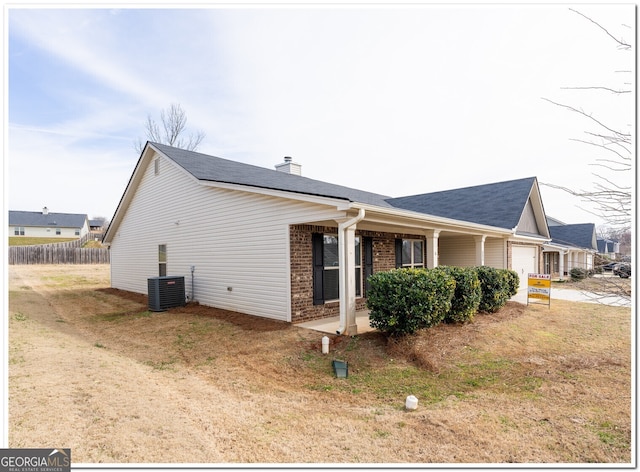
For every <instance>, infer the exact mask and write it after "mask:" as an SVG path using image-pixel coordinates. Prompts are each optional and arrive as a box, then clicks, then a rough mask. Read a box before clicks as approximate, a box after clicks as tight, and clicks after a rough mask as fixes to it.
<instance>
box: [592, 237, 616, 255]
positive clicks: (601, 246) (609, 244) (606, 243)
mask: <svg viewBox="0 0 640 472" xmlns="http://www.w3.org/2000/svg"><path fill="white" fill-rule="evenodd" d="M597 244H598V252H600V253H602V254H604V253H605V252H606V253H612V252H615V244H616V241H612V240H610V239H598V240H597ZM605 249H606V251H605Z"/></svg>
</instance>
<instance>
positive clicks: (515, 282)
mask: <svg viewBox="0 0 640 472" xmlns="http://www.w3.org/2000/svg"><path fill="white" fill-rule="evenodd" d="M498 270H503V271H504V274H505V277H506V278H507V287H508V288H509V298H511V297H513V296H514V295H516V294H517V293H518V290H519V289H520V276H519V275H518V273H517V272H516V271H515V270H510V269H498Z"/></svg>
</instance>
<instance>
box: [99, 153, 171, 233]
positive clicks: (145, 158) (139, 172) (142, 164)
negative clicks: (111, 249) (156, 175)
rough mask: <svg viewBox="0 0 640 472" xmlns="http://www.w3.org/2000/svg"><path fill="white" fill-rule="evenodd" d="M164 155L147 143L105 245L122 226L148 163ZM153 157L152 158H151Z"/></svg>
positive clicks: (112, 219)
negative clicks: (157, 156)
mask: <svg viewBox="0 0 640 472" xmlns="http://www.w3.org/2000/svg"><path fill="white" fill-rule="evenodd" d="M156 154H158V155H163V154H161V153H160V152H159V151H157V150H156V149H155V148H153V147H151V146H150V145H149V143H147V144H146V145H145V147H144V149H143V150H142V153H141V154H140V157H139V158H138V162H137V163H136V166H135V167H134V169H133V172H132V173H131V177H130V178H129V182H127V186H126V188H125V190H124V193H123V194H122V197H121V198H120V202H118V207H117V208H116V211H115V213H114V214H113V217H112V218H111V221H110V223H109V226H108V228H107V231H106V232H105V234H104V237H103V238H102V240H103V243H104V244H106V245H110V244H111V240H112V239H113V236H112V235H113V234H114V232H115V231H116V230H117V229H118V226H120V221H121V220H122V218H123V215H124V213H125V212H126V208H127V207H128V206H129V203H130V202H131V199H132V198H133V195H134V194H135V192H136V190H137V188H138V185H139V183H140V181H141V180H142V176H143V174H144V169H145V168H146V165H147V163H148V162H149V161H150V160H151V159H152V158H153V157H154V156H155V155H156ZM149 156H151V157H149ZM169 160H171V159H169Z"/></svg>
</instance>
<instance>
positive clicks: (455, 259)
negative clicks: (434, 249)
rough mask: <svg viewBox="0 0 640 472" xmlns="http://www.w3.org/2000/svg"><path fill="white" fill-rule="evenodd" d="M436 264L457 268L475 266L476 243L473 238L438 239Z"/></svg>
mask: <svg viewBox="0 0 640 472" xmlns="http://www.w3.org/2000/svg"><path fill="white" fill-rule="evenodd" d="M438 264H439V265H448V266H458V267H473V266H475V265H476V243H475V240H474V239H473V236H460V237H451V238H440V240H439V241H438Z"/></svg>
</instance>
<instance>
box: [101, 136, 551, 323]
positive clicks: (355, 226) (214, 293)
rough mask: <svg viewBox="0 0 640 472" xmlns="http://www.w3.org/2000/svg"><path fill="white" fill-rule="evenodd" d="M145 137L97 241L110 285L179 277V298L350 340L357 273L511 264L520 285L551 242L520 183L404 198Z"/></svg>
mask: <svg viewBox="0 0 640 472" xmlns="http://www.w3.org/2000/svg"><path fill="white" fill-rule="evenodd" d="M300 170H301V166H300V165H299V164H297V163H295V162H293V161H292V159H291V158H285V162H283V163H281V164H279V165H277V166H276V169H275V170H272V169H266V168H262V167H257V166H253V165H248V164H244V163H240V162H234V161H230V160H226V159H221V158H218V157H214V156H210V155H205V154H202V153H197V152H192V151H185V150H182V149H177V148H173V147H170V146H166V145H163V144H158V143H151V142H148V143H147V144H146V145H145V147H144V149H143V151H142V153H141V155H140V158H139V160H138V162H137V164H136V166H135V169H134V171H133V174H132V175H131V178H130V180H129V183H128V184H127V187H126V189H125V191H124V194H123V196H122V198H121V200H120V202H119V204H118V207H117V209H116V212H115V214H114V216H113V218H112V219H111V223H110V225H109V227H108V229H107V231H106V234H105V237H104V243H105V244H107V245H108V246H109V247H110V252H111V256H110V257H111V284H112V287H114V288H117V289H122V290H127V291H132V292H138V293H146V292H147V290H148V285H147V282H148V278H150V277H156V276H161V275H165V274H166V275H176V276H181V275H184V276H185V289H186V292H187V299H188V300H194V301H198V302H199V303H201V304H203V305H208V306H214V307H219V308H223V309H228V310H233V311H236V312H241V313H246V314H250V315H256V316H262V317H266V318H272V319H277V320H283V321H288V322H291V323H300V322H303V321H309V320H313V319H318V318H325V317H331V316H338V315H339V317H340V328H339V329H338V331H339V332H340V333H341V334H350V335H353V334H356V332H357V326H356V323H355V312H356V311H357V310H362V309H365V307H366V296H367V283H366V281H367V277H368V276H369V275H371V274H373V273H375V272H378V271H386V270H391V269H394V268H396V267H428V268H431V267H436V266H438V265H456V266H477V265H489V266H493V267H497V268H511V269H514V270H516V271H517V272H518V274H519V275H520V277H521V284H522V287H526V283H527V280H526V278H527V273H529V272H540V271H541V269H542V265H541V264H542V257H541V255H542V248H543V244H545V243H547V242H549V241H550V240H551V237H550V234H549V228H548V226H547V223H546V217H545V213H544V208H543V205H542V201H541V198H540V191H539V188H538V182H537V179H536V178H535V177H529V178H524V179H519V180H513V181H509V182H500V183H494V184H488V185H480V186H476V187H468V188H463V189H457V190H450V191H444V192H435V193H427V194H421V195H413V196H407V197H401V198H391V197H389V196H385V195H379V194H376V193H371V192H366V191H361V190H356V189H353V188H349V187H344V186H340V185H334V184H331V183H327V182H322V181H319V180H314V179H310V178H307V177H303V176H302V175H301V171H300Z"/></svg>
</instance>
